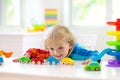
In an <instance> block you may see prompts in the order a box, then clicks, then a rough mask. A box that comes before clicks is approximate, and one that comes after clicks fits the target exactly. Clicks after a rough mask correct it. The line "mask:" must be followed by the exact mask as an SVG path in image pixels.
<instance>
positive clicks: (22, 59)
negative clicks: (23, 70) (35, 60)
mask: <svg viewBox="0 0 120 80" xmlns="http://www.w3.org/2000/svg"><path fill="white" fill-rule="evenodd" d="M20 62H21V63H30V58H26V57H21V58H20Z"/></svg>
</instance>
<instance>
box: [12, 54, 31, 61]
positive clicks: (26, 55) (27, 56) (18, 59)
mask: <svg viewBox="0 0 120 80" xmlns="http://www.w3.org/2000/svg"><path fill="white" fill-rule="evenodd" d="M23 57H26V58H30V57H31V56H30V54H25V55H24V56H23ZM13 62H20V58H17V59H13Z"/></svg>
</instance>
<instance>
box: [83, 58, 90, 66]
mask: <svg viewBox="0 0 120 80" xmlns="http://www.w3.org/2000/svg"><path fill="white" fill-rule="evenodd" d="M91 61H92V59H87V60H85V61H83V62H82V63H81V64H82V65H86V64H88V63H90V62H91Z"/></svg>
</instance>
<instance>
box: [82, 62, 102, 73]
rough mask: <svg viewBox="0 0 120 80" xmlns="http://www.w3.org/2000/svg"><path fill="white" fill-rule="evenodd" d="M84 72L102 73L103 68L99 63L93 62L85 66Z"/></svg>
mask: <svg viewBox="0 0 120 80" xmlns="http://www.w3.org/2000/svg"><path fill="white" fill-rule="evenodd" d="M84 70H86V71H101V66H100V64H99V63H98V62H97V61H92V62H91V63H88V64H87V65H85V67H84Z"/></svg>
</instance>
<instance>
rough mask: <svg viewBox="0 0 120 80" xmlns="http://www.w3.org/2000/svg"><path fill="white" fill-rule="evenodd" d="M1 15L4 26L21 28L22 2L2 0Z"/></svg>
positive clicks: (0, 19) (0, 18)
mask: <svg viewBox="0 0 120 80" xmlns="http://www.w3.org/2000/svg"><path fill="white" fill-rule="evenodd" d="M0 1H1V11H0V12H1V15H0V16H2V17H0V21H1V24H0V25H2V26H19V25H20V23H21V22H20V15H21V14H20V10H21V9H20V0H0Z"/></svg>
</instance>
